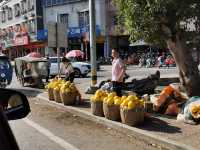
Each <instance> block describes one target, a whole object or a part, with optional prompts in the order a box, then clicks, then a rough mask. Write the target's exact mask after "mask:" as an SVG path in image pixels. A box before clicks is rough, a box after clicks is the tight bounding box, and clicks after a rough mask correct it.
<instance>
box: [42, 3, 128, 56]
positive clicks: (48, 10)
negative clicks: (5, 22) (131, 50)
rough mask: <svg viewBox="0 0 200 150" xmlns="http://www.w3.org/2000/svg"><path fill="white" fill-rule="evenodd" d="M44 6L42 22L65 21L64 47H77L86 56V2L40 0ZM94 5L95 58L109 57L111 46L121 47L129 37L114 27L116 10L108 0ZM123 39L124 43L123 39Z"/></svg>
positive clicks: (87, 32)
mask: <svg viewBox="0 0 200 150" xmlns="http://www.w3.org/2000/svg"><path fill="white" fill-rule="evenodd" d="M43 6H44V9H43V15H44V17H43V20H44V24H48V22H63V23H66V24H67V27H68V47H67V48H65V50H66V51H67V50H72V49H80V50H83V51H84V52H85V54H87V55H86V59H87V58H89V57H90V52H89V48H90V46H89V1H88V0H59V1H58V0H43ZM95 8H96V33H97V37H96V39H97V57H98V58H99V57H108V56H110V52H111V50H110V49H111V47H118V48H120V45H123V44H124V43H125V44H127V40H128V38H124V33H123V34H122V30H121V31H117V30H116V28H117V26H118V24H117V23H118V22H117V21H116V18H117V10H116V9H115V7H114V6H113V5H112V3H111V0H95ZM125 37H127V36H125ZM121 39H122V40H121ZM123 39H125V40H126V42H123ZM125 40H124V41H125ZM66 51H65V52H66Z"/></svg>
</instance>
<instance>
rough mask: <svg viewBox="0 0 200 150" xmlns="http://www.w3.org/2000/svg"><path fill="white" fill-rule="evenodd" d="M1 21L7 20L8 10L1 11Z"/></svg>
mask: <svg viewBox="0 0 200 150" xmlns="http://www.w3.org/2000/svg"><path fill="white" fill-rule="evenodd" d="M1 21H2V23H4V22H6V11H2V12H1Z"/></svg>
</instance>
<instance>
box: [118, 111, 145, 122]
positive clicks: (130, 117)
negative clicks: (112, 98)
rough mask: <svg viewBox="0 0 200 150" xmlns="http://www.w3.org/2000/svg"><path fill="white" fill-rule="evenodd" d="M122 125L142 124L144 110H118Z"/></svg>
mask: <svg viewBox="0 0 200 150" xmlns="http://www.w3.org/2000/svg"><path fill="white" fill-rule="evenodd" d="M120 116H121V120H122V123H124V124H127V125H130V126H135V125H138V124H141V123H143V122H144V109H143V108H140V107H137V108H134V109H132V110H128V109H124V108H120Z"/></svg>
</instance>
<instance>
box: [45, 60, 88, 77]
mask: <svg viewBox="0 0 200 150" xmlns="http://www.w3.org/2000/svg"><path fill="white" fill-rule="evenodd" d="M49 61H50V62H51V68H50V76H55V75H57V74H58V64H57V57H49ZM71 63H72V66H73V67H74V71H75V77H86V76H87V74H88V73H89V72H90V71H91V65H90V64H88V63H86V62H71Z"/></svg>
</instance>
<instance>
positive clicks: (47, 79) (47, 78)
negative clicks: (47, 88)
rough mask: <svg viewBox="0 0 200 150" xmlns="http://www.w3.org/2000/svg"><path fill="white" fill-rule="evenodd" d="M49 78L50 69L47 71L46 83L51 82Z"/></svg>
mask: <svg viewBox="0 0 200 150" xmlns="http://www.w3.org/2000/svg"><path fill="white" fill-rule="evenodd" d="M49 76H50V69H48V70H47V77H46V82H49Z"/></svg>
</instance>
